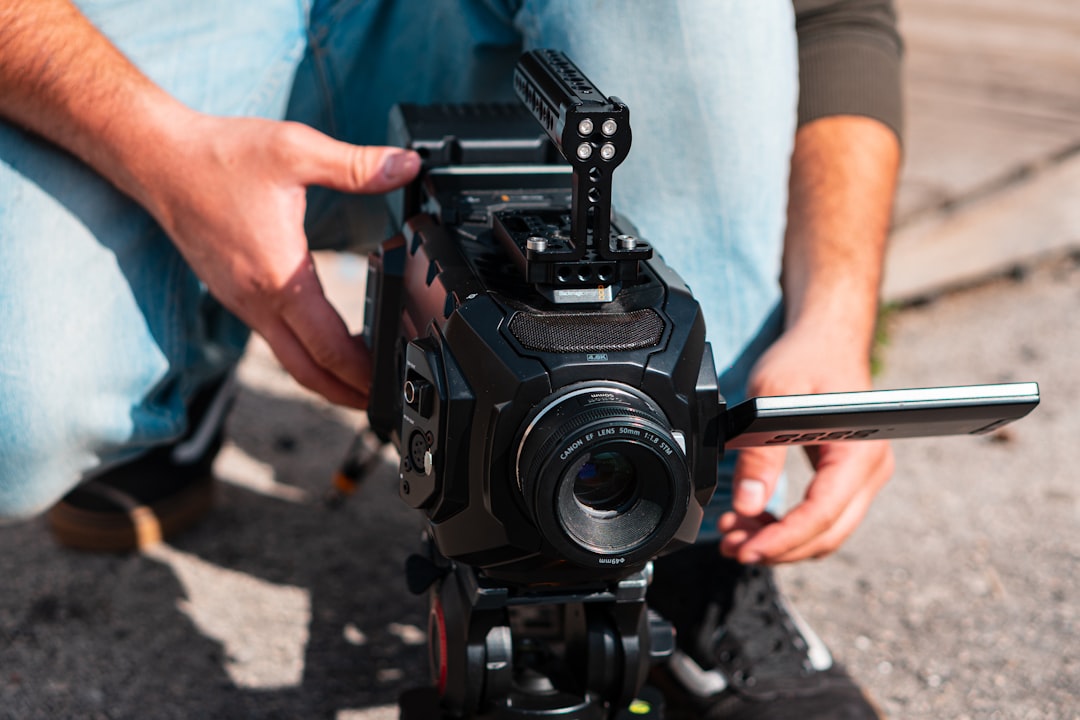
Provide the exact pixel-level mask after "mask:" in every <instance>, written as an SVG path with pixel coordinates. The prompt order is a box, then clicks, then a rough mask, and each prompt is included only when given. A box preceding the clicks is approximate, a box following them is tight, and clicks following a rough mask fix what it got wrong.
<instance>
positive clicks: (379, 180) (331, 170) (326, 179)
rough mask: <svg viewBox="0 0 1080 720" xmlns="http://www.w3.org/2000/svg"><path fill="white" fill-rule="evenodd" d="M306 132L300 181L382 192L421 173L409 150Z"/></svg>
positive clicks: (307, 129) (341, 188)
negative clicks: (361, 143) (347, 140)
mask: <svg viewBox="0 0 1080 720" xmlns="http://www.w3.org/2000/svg"><path fill="white" fill-rule="evenodd" d="M297 129H298V130H299V131H300V132H303V133H305V135H306V137H304V138H303V147H304V152H305V157H304V161H303V164H302V169H301V175H302V177H301V181H302V182H304V183H305V184H307V185H322V186H324V187H328V188H333V189H334V190H341V191H343V192H351V193H384V192H389V191H390V190H396V189H397V188H399V187H401V186H402V185H405V184H406V183H408V182H410V181H411V180H412V179H413V178H415V177H416V174H417V173H418V172H420V156H419V155H417V154H416V153H415V152H413V151H412V150H405V149H404V148H398V147H385V146H381V145H351V144H349V143H345V142H341V141H339V140H334V139H333V138H331V137H329V136H327V135H323V134H322V133H321V132H319V131H317V130H314V129H312V128H307V127H304V126H299V127H298V128H297Z"/></svg>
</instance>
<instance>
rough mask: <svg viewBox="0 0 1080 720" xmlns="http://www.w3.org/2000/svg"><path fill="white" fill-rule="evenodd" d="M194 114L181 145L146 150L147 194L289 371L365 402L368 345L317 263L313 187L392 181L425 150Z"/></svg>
mask: <svg viewBox="0 0 1080 720" xmlns="http://www.w3.org/2000/svg"><path fill="white" fill-rule="evenodd" d="M189 120H190V122H189V125H188V126H187V127H185V128H183V130H182V134H183V137H184V138H185V140H186V143H185V145H184V146H183V147H179V148H162V149H161V150H160V154H161V156H160V157H151V158H148V159H147V162H148V163H157V165H156V166H152V167H153V169H151V170H149V171H148V173H149V174H150V175H152V176H153V178H154V181H153V182H151V183H144V190H143V192H142V193H141V194H142V196H143V197H141V198H140V199H141V200H142V201H143V203H144V204H145V205H146V206H147V208H148V209H149V210H150V212H151V213H152V214H153V215H154V216H155V218H156V219H157V220H158V221H159V222H160V223H161V225H162V227H164V229H165V231H166V232H167V233H168V234H169V236H170V237H171V238H172V240H173V242H174V243H175V244H176V246H177V248H179V250H180V252H181V253H182V254H183V256H184V258H185V259H186V260H187V261H188V263H189V264H190V265H191V267H192V269H193V270H194V271H195V274H196V275H198V277H199V278H200V279H201V280H202V281H203V282H205V283H206V285H207V287H208V289H209V290H210V292H211V293H212V294H213V295H214V297H216V298H217V299H218V300H219V301H220V302H221V303H222V304H224V305H225V307H227V308H228V309H229V310H231V311H232V312H233V313H235V314H236V315H237V316H238V317H239V318H240V319H241V320H243V321H244V322H245V323H247V325H248V326H249V327H251V329H252V330H254V331H255V332H257V333H258V334H259V335H261V336H262V337H263V338H265V339H266V341H267V343H269V345H270V347H271V349H272V350H273V352H274V354H275V355H276V356H277V358H278V360H279V361H280V362H281V364H282V365H283V366H284V367H285V369H286V370H287V371H288V372H289V374H291V375H292V376H293V377H294V378H296V380H297V381H299V382H300V383H301V384H302V385H304V386H306V387H308V388H309V389H311V390H314V391H315V392H318V393H319V394H321V395H323V396H324V397H326V398H327V399H328V400H330V401H332V402H335V403H339V404H342V405H349V406H353V407H359V408H363V407H365V406H366V405H367V399H368V393H369V385H370V381H371V360H370V354H369V352H368V349H367V348H366V347H365V345H364V342H363V340H362V339H361V338H360V337H354V336H351V335H350V334H349V332H348V330H347V329H346V326H345V323H344V321H343V320H342V319H341V317H340V316H339V315H338V313H337V311H336V310H334V308H333V307H332V306H331V305H330V303H329V302H328V301H327V299H326V297H325V295H324V294H323V290H322V286H321V285H320V283H319V279H318V277H317V276H316V274H315V268H314V265H313V264H312V260H311V256H310V254H309V251H308V245H307V239H306V237H305V235H304V211H305V208H306V190H307V187H308V186H309V185H322V186H326V187H330V188H334V189H337V190H343V191H346V192H355V193H382V192H387V191H389V190H392V189H394V188H397V187H400V186H402V185H404V184H406V183H407V182H409V181H410V180H412V179H413V178H414V177H415V176H416V174H417V172H418V171H419V168H420V159H419V157H418V156H417V155H416V154H415V153H413V152H410V151H405V150H401V149H398V148H387V147H359V146H355V145H349V144H346V143H342V142H338V141H336V140H333V139H331V138H329V137H327V136H326V135H323V134H322V133H320V132H318V131H316V130H314V129H312V128H310V127H307V126H305V125H300V124H296V123H290V122H275V121H270V120H260V119H252V118H224V117H213V116H207V115H195V116H194V117H192V118H189ZM157 167H160V171H158V170H157Z"/></svg>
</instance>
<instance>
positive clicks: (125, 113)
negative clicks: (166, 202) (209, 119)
mask: <svg viewBox="0 0 1080 720" xmlns="http://www.w3.org/2000/svg"><path fill="white" fill-rule="evenodd" d="M0 28H3V31H2V33H0V115H3V116H4V117H5V118H7V119H9V120H10V121H12V122H14V123H16V124H18V125H21V126H23V127H25V128H27V129H28V130H30V131H32V132H34V133H37V134H39V135H41V136H42V137H44V138H46V139H47V140H50V141H51V142H53V143H55V144H57V145H59V146H61V147H63V148H65V149H66V150H68V151H69V152H71V153H72V154H74V155H76V156H77V157H79V158H81V159H82V160H83V161H85V162H86V163H87V164H89V165H90V166H91V167H93V168H94V169H95V170H97V171H98V172H99V173H101V174H102V175H104V176H105V177H106V178H108V179H109V180H110V181H112V182H113V183H114V184H115V185H116V186H117V187H119V188H120V189H121V190H122V191H124V192H125V193H127V194H128V195H131V196H133V197H135V198H136V199H137V200H140V201H141V202H143V203H144V204H146V202H147V198H146V197H145V196H144V190H143V188H144V187H145V183H144V182H143V181H144V180H145V178H146V177H147V176H148V175H149V173H150V170H151V168H152V167H154V166H155V164H159V162H160V160H161V156H162V154H163V153H166V152H169V151H170V147H171V146H172V144H173V141H172V139H173V137H174V136H175V134H176V131H177V130H179V129H180V128H181V127H183V125H184V123H185V122H187V121H189V120H190V116H191V115H192V112H191V111H190V110H188V109H187V108H185V107H184V106H183V105H182V104H180V103H179V102H178V101H176V100H175V99H173V98H172V97H170V96H169V95H168V94H167V93H166V92H165V91H164V90H162V89H161V88H159V87H158V86H156V85H155V84H154V83H153V82H152V81H151V80H150V79H148V78H147V77H146V76H145V75H143V74H142V73H141V72H140V71H139V70H138V68H136V67H135V66H134V65H132V64H131V62H130V61H128V59H127V58H126V57H124V55H123V54H122V53H121V52H120V51H119V50H118V49H117V48H116V47H115V46H114V45H113V44H112V43H111V42H110V41H109V40H108V38H106V37H105V36H104V35H102V34H101V33H100V32H99V31H98V30H97V29H96V28H95V27H94V26H93V25H92V24H91V23H90V22H89V21H88V20H87V19H86V18H85V17H84V16H83V15H82V13H80V12H79V10H78V9H77V8H75V7H74V6H73V5H72V4H71V3H70V2H68V0H3V2H0Z"/></svg>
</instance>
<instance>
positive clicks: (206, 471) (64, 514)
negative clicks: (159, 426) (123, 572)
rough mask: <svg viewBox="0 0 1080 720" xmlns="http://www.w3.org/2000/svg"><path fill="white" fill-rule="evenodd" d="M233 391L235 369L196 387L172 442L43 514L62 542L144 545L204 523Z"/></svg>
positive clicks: (93, 546)
mask: <svg viewBox="0 0 1080 720" xmlns="http://www.w3.org/2000/svg"><path fill="white" fill-rule="evenodd" d="M235 395H236V381H235V377H234V375H233V373H229V374H228V375H226V376H225V377H224V378H222V379H220V380H217V381H215V382H212V383H210V384H209V385H207V386H206V387H205V388H204V389H202V390H201V391H199V392H198V393H197V394H196V396H195V398H194V400H193V401H192V404H191V408H190V417H191V427H190V428H189V429H188V432H187V433H186V434H185V435H184V437H182V438H180V439H179V440H177V441H176V442H174V443H171V444H169V445H165V446H162V447H159V448H155V449H153V450H151V451H149V452H148V453H146V454H145V455H142V456H140V457H138V458H136V459H135V460H132V461H131V462H128V463H125V464H123V465H118V466H116V467H114V468H110V469H109V470H107V471H106V472H104V473H102V474H101V475H98V476H97V477H95V478H92V479H90V480H87V481H86V482H83V483H82V484H80V485H79V486H78V487H76V488H75V489H73V490H72V491H71V492H69V493H68V494H67V495H65V496H64V497H63V499H61V500H60V502H58V503H57V504H56V505H54V506H53V507H52V508H51V509H50V510H49V512H48V514H47V515H46V518H47V520H48V524H49V529H50V530H51V531H52V534H53V537H54V538H56V541H57V542H59V543H60V544H61V545H64V546H66V547H70V548H75V549H77V550H86V551H90V552H131V551H134V550H141V549H144V548H148V547H150V546H152V545H155V544H157V543H159V542H161V541H162V540H163V539H164V538H167V537H171V536H173V535H175V534H176V533H178V532H181V531H182V530H185V529H187V528H188V527H190V526H191V525H193V524H195V523H196V522H198V521H199V520H201V519H202V518H203V517H204V516H205V515H206V514H207V513H208V512H210V509H211V507H212V506H213V502H214V477H213V473H212V472H211V469H210V466H211V465H212V463H213V461H214V457H215V456H216V455H217V453H218V451H219V450H220V449H221V445H222V442H223V441H224V423H225V417H226V416H227V415H228V412H229V409H230V408H231V407H232V401H233V398H234V397H235Z"/></svg>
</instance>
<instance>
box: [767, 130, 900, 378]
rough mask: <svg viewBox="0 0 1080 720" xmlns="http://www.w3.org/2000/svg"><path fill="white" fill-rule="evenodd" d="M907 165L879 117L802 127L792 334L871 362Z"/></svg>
mask: <svg viewBox="0 0 1080 720" xmlns="http://www.w3.org/2000/svg"><path fill="white" fill-rule="evenodd" d="M899 164H900V147H899V143H898V141H897V138H896V135H895V134H894V133H893V132H892V131H891V130H890V129H889V128H887V127H885V126H884V125H882V124H881V123H879V122H877V121H875V120H871V119H868V118H864V117H855V116H834V117H828V118H822V119H819V120H816V121H813V122H811V123H808V124H806V125H804V126H803V127H801V128H800V129H799V131H798V135H797V136H796V141H795V150H794V153H793V156H792V166H791V181H790V198H789V203H788V229H787V235H786V238H785V246H784V271H783V287H784V297H785V308H786V326H787V329H788V330H789V331H793V332H796V333H804V332H805V333H813V334H814V335H815V336H816V337H818V338H819V339H820V341H822V342H823V343H828V347H830V348H831V349H832V350H838V349H842V350H843V351H844V352H847V353H849V354H858V355H860V356H861V357H863V358H868V357H869V351H870V346H871V343H872V340H873V335H874V325H875V322H876V319H877V306H878V290H879V285H880V281H881V268H882V262H883V259H884V254H885V245H886V241H887V237H888V231H889V222H890V216H891V212H892V200H893V195H894V193H895V189H896V180H897V173H898V169H899Z"/></svg>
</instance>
